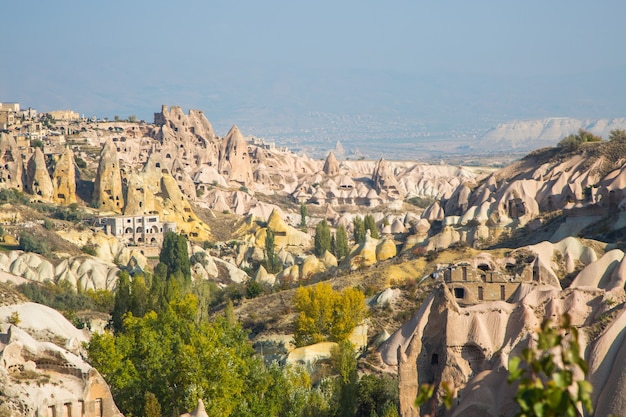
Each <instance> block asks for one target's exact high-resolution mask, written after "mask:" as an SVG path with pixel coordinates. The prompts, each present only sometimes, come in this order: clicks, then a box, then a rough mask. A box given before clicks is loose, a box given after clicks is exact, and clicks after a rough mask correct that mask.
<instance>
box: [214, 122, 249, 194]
mask: <svg viewBox="0 0 626 417" xmlns="http://www.w3.org/2000/svg"><path fill="white" fill-rule="evenodd" d="M218 168H219V171H220V174H222V175H224V177H225V178H228V179H229V180H230V181H237V182H240V183H242V184H249V183H250V182H252V166H251V164H250V157H249V156H248V144H247V143H246V140H245V138H244V137H243V135H242V134H241V132H240V131H239V128H238V127H237V126H233V127H232V128H231V129H230V131H229V132H228V134H227V135H226V137H225V138H224V142H223V144H222V149H221V150H220V158H219V167H218Z"/></svg>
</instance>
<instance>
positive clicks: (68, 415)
mask: <svg viewBox="0 0 626 417" xmlns="http://www.w3.org/2000/svg"><path fill="white" fill-rule="evenodd" d="M63 417H72V403H65V404H63Z"/></svg>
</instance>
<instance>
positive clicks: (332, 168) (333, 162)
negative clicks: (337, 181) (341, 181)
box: [323, 152, 339, 177]
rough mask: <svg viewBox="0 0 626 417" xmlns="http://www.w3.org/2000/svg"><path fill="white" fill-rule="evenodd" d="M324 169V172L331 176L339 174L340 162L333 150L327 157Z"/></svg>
mask: <svg viewBox="0 0 626 417" xmlns="http://www.w3.org/2000/svg"><path fill="white" fill-rule="evenodd" d="M323 171H324V174H326V175H328V176H329V177H334V176H336V175H338V174H339V162H337V158H335V154H334V153H333V152H330V153H329V154H328V156H327V157H326V161H325V162H324V168H323Z"/></svg>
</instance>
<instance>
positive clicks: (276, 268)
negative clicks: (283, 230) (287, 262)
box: [265, 227, 281, 274]
mask: <svg viewBox="0 0 626 417" xmlns="http://www.w3.org/2000/svg"><path fill="white" fill-rule="evenodd" d="M274 239H275V236H274V232H273V231H272V229H270V228H269V227H268V228H267V232H266V234H265V269H266V270H267V272H269V273H270V274H275V273H277V272H280V267H281V264H280V259H279V258H278V256H277V255H276V250H275V242H274Z"/></svg>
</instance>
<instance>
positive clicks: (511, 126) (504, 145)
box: [476, 117, 626, 152]
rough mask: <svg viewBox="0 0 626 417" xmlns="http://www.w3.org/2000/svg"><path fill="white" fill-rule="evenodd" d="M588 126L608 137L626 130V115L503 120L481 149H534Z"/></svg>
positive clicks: (480, 142)
mask: <svg viewBox="0 0 626 417" xmlns="http://www.w3.org/2000/svg"><path fill="white" fill-rule="evenodd" d="M578 129H585V130H588V131H589V132H591V133H593V134H594V135H598V136H602V137H603V138H605V139H606V138H607V137H608V135H609V133H610V132H611V130H614V129H625V130H626V118H618V119H598V120H582V119H572V118H569V117H549V118H545V119H536V120H517V121H512V122H507V123H501V124H499V125H497V126H496V127H495V128H493V129H490V130H489V131H487V133H485V134H484V135H483V136H481V137H480V138H479V140H478V142H477V146H476V148H477V149H486V148H488V149H490V150H494V151H504V150H511V149H514V150H516V151H524V152H527V151H530V150H532V149H537V148H542V147H546V146H554V145H556V143H557V142H558V141H559V140H561V139H562V138H564V137H565V136H567V135H569V134H571V133H576V132H577V131H578Z"/></svg>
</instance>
